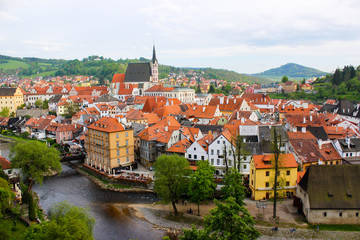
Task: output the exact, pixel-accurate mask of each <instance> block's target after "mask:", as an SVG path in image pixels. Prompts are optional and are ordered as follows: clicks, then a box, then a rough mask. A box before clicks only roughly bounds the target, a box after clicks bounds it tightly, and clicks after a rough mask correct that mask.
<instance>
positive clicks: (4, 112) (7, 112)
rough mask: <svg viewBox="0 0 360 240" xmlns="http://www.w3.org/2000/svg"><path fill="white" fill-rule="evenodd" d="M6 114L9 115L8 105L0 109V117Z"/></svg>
mask: <svg viewBox="0 0 360 240" xmlns="http://www.w3.org/2000/svg"><path fill="white" fill-rule="evenodd" d="M8 116H10V109H9V108H8V107H4V108H3V109H2V110H1V111H0V117H8Z"/></svg>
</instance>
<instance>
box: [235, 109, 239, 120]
mask: <svg viewBox="0 0 360 240" xmlns="http://www.w3.org/2000/svg"><path fill="white" fill-rule="evenodd" d="M236 119H239V111H236Z"/></svg>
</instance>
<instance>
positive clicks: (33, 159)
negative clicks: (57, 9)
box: [10, 141, 61, 192]
mask: <svg viewBox="0 0 360 240" xmlns="http://www.w3.org/2000/svg"><path fill="white" fill-rule="evenodd" d="M10 158H11V165H12V167H14V168H21V170H22V172H23V173H24V174H26V175H28V176H29V178H30V185H29V189H28V191H29V192H31V188H32V186H33V183H34V181H36V182H37V183H39V184H41V183H42V181H43V178H44V175H45V174H47V173H50V172H51V171H61V163H60V153H59V151H58V150H57V149H56V148H54V147H47V146H46V144H45V143H40V142H38V141H20V142H16V144H15V145H13V146H12V147H11V148H10Z"/></svg>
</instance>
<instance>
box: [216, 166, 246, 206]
mask: <svg viewBox="0 0 360 240" xmlns="http://www.w3.org/2000/svg"><path fill="white" fill-rule="evenodd" d="M221 193H222V195H223V199H227V198H230V197H233V198H234V199H235V201H236V203H237V204H239V205H240V206H243V205H245V203H244V198H245V188H244V185H243V178H242V175H241V174H240V172H238V171H237V170H236V169H231V170H230V172H229V173H228V174H227V175H225V178H224V186H223V187H222V188H221Z"/></svg>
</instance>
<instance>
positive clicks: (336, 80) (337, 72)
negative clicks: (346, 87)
mask: <svg viewBox="0 0 360 240" xmlns="http://www.w3.org/2000/svg"><path fill="white" fill-rule="evenodd" d="M341 81H342V72H341V70H340V69H339V68H337V69H336V70H335V72H334V74H333V77H332V82H333V84H334V85H339V84H340V83H341Z"/></svg>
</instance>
